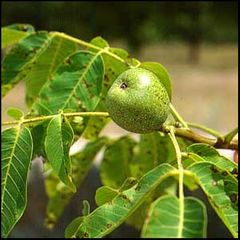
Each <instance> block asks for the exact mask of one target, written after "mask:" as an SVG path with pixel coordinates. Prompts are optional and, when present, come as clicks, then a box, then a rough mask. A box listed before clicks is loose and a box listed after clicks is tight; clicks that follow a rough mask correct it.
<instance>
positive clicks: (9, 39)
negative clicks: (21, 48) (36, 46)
mask: <svg viewBox="0 0 240 240" xmlns="http://www.w3.org/2000/svg"><path fill="white" fill-rule="evenodd" d="M32 32H34V28H33V26H31V25H29V24H12V25H8V26H5V27H2V29H1V33H2V37H1V44H2V48H6V47H10V46H11V45H13V44H16V43H18V42H19V41H20V40H21V39H22V38H24V37H26V36H28V35H29V34H30V33H32Z"/></svg>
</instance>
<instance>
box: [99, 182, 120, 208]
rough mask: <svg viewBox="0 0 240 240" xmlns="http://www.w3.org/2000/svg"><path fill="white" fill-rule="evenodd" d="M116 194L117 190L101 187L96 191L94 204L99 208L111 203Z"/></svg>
mask: <svg viewBox="0 0 240 240" xmlns="http://www.w3.org/2000/svg"><path fill="white" fill-rule="evenodd" d="M118 193H119V191H118V190H117V189H114V188H111V187H108V186H102V187H100V188H98V189H97V191H96V194H95V202H96V203H97V205H98V206H101V205H103V204H104V203H106V202H109V201H111V200H112V199H113V198H114V197H116V195H117V194H118Z"/></svg>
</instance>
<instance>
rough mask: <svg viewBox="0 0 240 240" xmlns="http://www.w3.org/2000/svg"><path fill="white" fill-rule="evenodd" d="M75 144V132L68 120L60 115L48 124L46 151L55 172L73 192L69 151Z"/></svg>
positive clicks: (74, 188) (74, 189)
mask: <svg viewBox="0 0 240 240" xmlns="http://www.w3.org/2000/svg"><path fill="white" fill-rule="evenodd" d="M72 142H73V131H72V128H71V126H70V124H69V123H68V121H67V120H66V119H64V122H63V119H62V115H61V114H59V115H57V116H56V117H53V118H52V119H51V121H50V122H49V124H48V127H47V134H46V137H45V151H46V155H47V159H48V160H49V162H50V164H51V166H52V168H53V170H54V171H55V173H56V174H57V175H58V177H59V178H60V179H61V181H62V182H63V183H65V184H66V185H67V186H68V187H69V188H71V190H72V191H74V192H75V191H76V187H75V185H74V184H73V182H72V177H71V160H70V157H69V149H70V146H71V145H72Z"/></svg>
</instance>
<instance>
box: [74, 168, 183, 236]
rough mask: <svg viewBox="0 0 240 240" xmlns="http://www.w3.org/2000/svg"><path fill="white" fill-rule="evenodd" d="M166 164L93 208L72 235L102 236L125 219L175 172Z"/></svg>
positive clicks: (175, 171) (175, 172)
mask: <svg viewBox="0 0 240 240" xmlns="http://www.w3.org/2000/svg"><path fill="white" fill-rule="evenodd" d="M177 173H178V172H177V170H176V169H175V168H173V167H172V166H170V165H168V164H162V165H160V166H158V167H156V168H154V169H152V170H151V171H150V172H148V173H147V174H145V175H144V176H143V177H142V178H141V179H140V180H139V182H138V184H136V185H134V186H133V187H131V188H130V189H128V190H125V191H123V192H122V193H121V194H119V195H117V196H116V197H115V198H114V199H113V200H112V201H110V202H108V203H105V204H104V205H102V206H100V207H98V208H97V209H95V210H94V211H93V212H92V213H90V214H89V215H88V216H86V217H85V218H84V219H83V221H82V223H81V224H80V225H79V226H78V228H76V232H75V233H74V234H73V237H78V238H82V237H89V238H99V237H103V236H105V235H107V234H109V233H110V232H112V231H113V230H114V229H115V228H117V227H118V226H119V225H120V224H121V223H122V222H124V221H125V220H126V218H127V217H129V216H130V215H131V214H132V213H133V212H134V211H135V210H136V209H137V208H138V207H139V206H140V205H141V204H142V203H143V202H144V201H145V200H146V198H147V197H148V195H149V194H150V193H151V192H152V191H153V190H154V189H155V188H156V187H157V185H158V184H159V183H161V181H162V180H164V179H165V178H167V177H169V176H171V175H175V174H177Z"/></svg>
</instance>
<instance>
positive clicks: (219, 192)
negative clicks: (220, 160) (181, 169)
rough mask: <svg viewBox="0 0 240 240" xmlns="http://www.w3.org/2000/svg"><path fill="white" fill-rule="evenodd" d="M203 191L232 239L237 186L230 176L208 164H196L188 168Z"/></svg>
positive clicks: (236, 221)
mask: <svg viewBox="0 0 240 240" xmlns="http://www.w3.org/2000/svg"><path fill="white" fill-rule="evenodd" d="M188 170H189V171H191V173H193V174H194V177H195V179H196V181H197V182H198V184H199V185H200V187H201V188H202V189H203V191H204V192H205V194H206V195H207V197H208V200H209V202H210V203H211V205H212V207H213V209H214V210H215V211H216V213H217V214H218V215H219V217H220V218H221V219H222V221H223V222H224V224H225V225H226V227H227V228H228V229H229V231H230V232H231V233H232V235H233V236H234V237H237V234H238V233H237V232H238V184H237V181H236V180H234V178H232V177H231V176H230V175H226V174H225V173H224V172H223V171H221V170H220V169H216V166H215V165H213V164H211V163H209V162H197V163H194V164H192V165H191V166H189V167H188Z"/></svg>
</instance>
